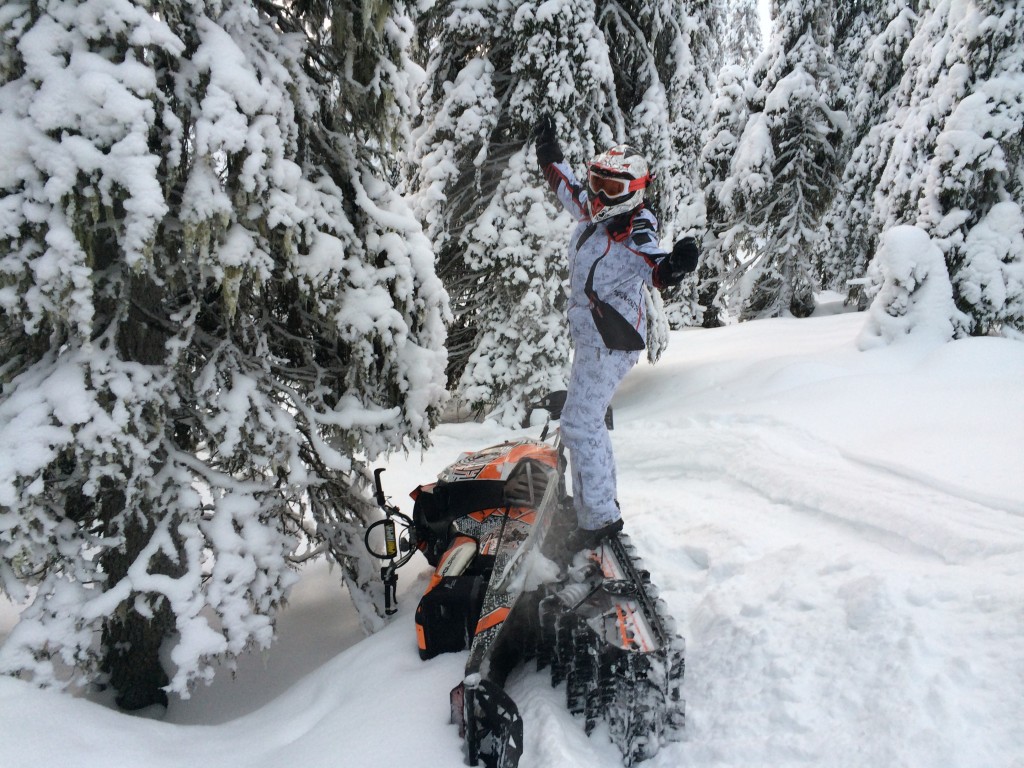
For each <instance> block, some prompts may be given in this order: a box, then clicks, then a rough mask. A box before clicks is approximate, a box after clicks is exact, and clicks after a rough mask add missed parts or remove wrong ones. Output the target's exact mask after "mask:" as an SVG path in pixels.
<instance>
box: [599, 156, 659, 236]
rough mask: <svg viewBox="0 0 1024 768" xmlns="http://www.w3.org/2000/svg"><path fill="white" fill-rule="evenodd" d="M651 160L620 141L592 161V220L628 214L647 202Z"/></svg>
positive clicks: (650, 177) (650, 178)
mask: <svg viewBox="0 0 1024 768" xmlns="http://www.w3.org/2000/svg"><path fill="white" fill-rule="evenodd" d="M652 178H653V177H652V176H651V175H650V173H648V171H647V160H645V159H644V156H643V155H641V154H640V153H639V152H638V151H637V150H636V149H634V148H633V147H631V146H629V145H628V144H616V145H615V146H614V147H612V148H611V149H609V150H606V151H605V152H602V153H601V154H600V155H598V156H597V157H595V158H594V159H593V160H591V161H590V164H589V165H588V166H587V186H588V187H589V200H588V202H587V207H588V208H589V210H590V219H591V221H603V220H605V219H608V218H611V217H612V216H618V215H619V214H620V213H626V212H627V211H631V210H633V209H634V208H636V207H637V206H638V205H640V203H642V202H643V201H644V188H645V187H646V186H647V184H648V183H649V182H650V181H651V180H652Z"/></svg>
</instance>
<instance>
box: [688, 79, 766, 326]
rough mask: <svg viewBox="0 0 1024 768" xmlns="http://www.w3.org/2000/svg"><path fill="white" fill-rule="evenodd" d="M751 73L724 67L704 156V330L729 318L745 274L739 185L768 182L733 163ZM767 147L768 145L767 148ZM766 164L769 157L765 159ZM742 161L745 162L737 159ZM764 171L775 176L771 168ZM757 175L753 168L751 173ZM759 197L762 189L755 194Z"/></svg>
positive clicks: (701, 280) (701, 271)
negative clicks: (739, 171)
mask: <svg viewBox="0 0 1024 768" xmlns="http://www.w3.org/2000/svg"><path fill="white" fill-rule="evenodd" d="M746 77H747V75H746V71H745V70H744V69H743V68H741V67H739V66H735V65H728V66H726V67H724V68H723V69H722V71H721V73H720V74H719V76H718V82H717V83H716V85H715V91H714V92H715V99H714V101H713V102H712V104H711V112H710V115H709V118H708V129H707V134H706V137H705V143H704V147H703V149H702V150H701V155H700V172H701V173H700V181H701V185H702V186H703V189H704V194H705V198H706V201H707V236H706V237H705V239H704V255H703V258H702V259H701V263H700V266H699V267H698V271H697V277H698V285H699V294H698V299H699V302H700V305H701V307H702V309H703V314H702V317H701V325H702V326H703V327H705V328H717V327H719V326H721V325H724V324H725V322H726V320H727V317H728V297H729V294H730V292H731V291H732V290H733V288H734V287H735V280H736V279H737V277H738V276H739V274H740V272H741V262H740V260H739V258H738V256H737V251H738V247H737V244H738V243H737V237H739V238H741V240H740V242H742V237H743V236H744V235H745V234H746V230H745V228H744V227H742V226H740V223H739V222H740V219H741V218H742V215H743V209H744V207H745V206H744V202H745V201H746V199H747V197H748V196H747V195H746V194H743V193H742V192H740V191H739V190H738V189H737V185H738V183H746V182H750V181H754V182H755V183H758V182H760V181H762V179H763V176H762V174H760V173H753V174H750V173H747V174H744V175H743V176H736V175H733V173H732V171H733V162H734V158H735V157H736V153H737V150H738V148H739V146H740V140H741V137H742V136H743V132H744V130H745V128H746V126H747V119H748V117H749V115H748V112H747V93H746V87H747V79H746ZM766 145H767V142H766V144H765V146H766ZM761 159H762V161H763V160H766V159H767V158H764V157H762V158H761ZM736 162H737V163H739V162H742V159H741V158H737V159H736ZM761 164H762V168H761V171H762V172H763V173H770V169H769V168H767V167H766V166H767V163H764V162H762V163H761ZM748 170H753V169H748ZM750 191H751V192H752V193H753V194H759V192H760V189H759V188H757V189H752V190H750Z"/></svg>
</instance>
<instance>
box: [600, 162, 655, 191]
mask: <svg viewBox="0 0 1024 768" xmlns="http://www.w3.org/2000/svg"><path fill="white" fill-rule="evenodd" d="M650 180H651V177H650V175H647V176H642V177H641V178H639V179H623V178H618V177H615V176H606V175H605V174H603V173H601V171H599V170H596V169H594V168H591V169H590V172H589V173H588V174H587V183H588V184H589V185H590V189H591V191H592V192H594V193H595V194H596V193H602V192H603V193H604V195H605V196H606V197H609V198H615V197H622V196H623V195H626V194H629V193H630V192H636V191H637V190H638V189H643V188H644V187H646V186H647V182H649V181H650Z"/></svg>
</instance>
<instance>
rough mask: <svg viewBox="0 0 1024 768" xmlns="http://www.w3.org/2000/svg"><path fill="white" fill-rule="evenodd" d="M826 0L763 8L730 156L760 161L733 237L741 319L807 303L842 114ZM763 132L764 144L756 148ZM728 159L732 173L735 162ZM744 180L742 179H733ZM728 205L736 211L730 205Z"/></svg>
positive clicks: (794, 310) (785, 1) (798, 310)
mask: <svg viewBox="0 0 1024 768" xmlns="http://www.w3.org/2000/svg"><path fill="white" fill-rule="evenodd" d="M832 12H833V8H832V5H831V3H812V2H807V1H806V0H781V1H777V2H776V3H774V5H773V19H774V21H775V27H774V31H773V35H772V40H771V42H770V44H769V46H768V48H767V49H766V51H765V53H764V54H763V55H762V57H761V58H760V59H759V60H758V62H757V64H756V66H755V68H754V72H753V76H752V82H753V85H754V87H755V89H756V90H755V91H754V92H753V94H752V97H751V103H750V113H751V114H750V119H749V121H748V124H747V128H746V129H745V132H744V137H743V139H742V140H741V145H740V147H739V148H738V151H737V155H738V156H739V157H741V158H742V157H744V156H747V155H749V156H751V157H753V158H755V160H756V162H757V163H758V164H761V165H764V164H766V163H770V165H771V168H770V174H768V175H766V176H763V177H762V178H764V182H765V184H764V186H763V188H761V189H760V190H756V198H755V197H754V196H753V195H748V196H747V197H746V199H747V201H749V205H748V206H745V207H746V210H745V213H744V218H743V219H742V220H741V223H740V225H739V226H740V227H741V229H745V230H746V233H745V234H743V235H742V237H741V242H742V243H743V244H745V245H746V246H747V247H748V248H749V249H750V253H751V258H750V260H749V262H747V265H746V269H747V271H748V275H749V280H750V283H751V287H750V288H749V290H748V292H747V294H746V296H745V298H744V301H743V309H742V312H741V318H744V319H749V318H754V317H770V316H779V315H782V314H792V315H794V316H797V317H803V316H806V315H809V314H810V313H811V312H812V311H813V309H814V290H815V288H816V279H815V274H814V269H813V263H812V252H813V249H814V245H815V240H816V238H817V232H818V225H819V222H820V220H821V217H822V216H823V214H824V212H825V210H826V209H827V207H828V204H829V202H830V201H831V196H832V194H833V193H834V190H835V186H836V181H837V168H836V165H837V157H836V150H837V148H838V145H839V142H840V139H841V135H842V129H843V126H844V124H845V116H844V114H843V113H842V112H841V111H840V110H839V109H838V107H839V106H840V105H839V104H837V103H836V102H835V100H834V93H835V87H836V83H837V81H838V78H837V73H836V70H835V68H834V66H833V64H832V63H831V56H832V32H833V30H832ZM766 139H767V142H768V146H765V145H764V142H765V140H766ZM744 164H749V162H748V161H744V162H743V163H740V165H739V167H736V166H735V165H734V167H733V169H732V171H733V174H734V175H737V174H738V173H743V172H744V169H743V165H744ZM736 184H737V185H741V186H746V187H750V184H751V182H750V181H742V180H737V182H736ZM733 209H734V210H740V208H739V206H738V205H736V204H735V202H734V203H733Z"/></svg>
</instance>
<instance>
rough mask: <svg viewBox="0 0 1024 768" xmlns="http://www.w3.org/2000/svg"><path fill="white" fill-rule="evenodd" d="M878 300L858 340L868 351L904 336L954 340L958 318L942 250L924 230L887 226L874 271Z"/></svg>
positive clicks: (939, 340) (909, 338)
mask: <svg viewBox="0 0 1024 768" xmlns="http://www.w3.org/2000/svg"><path fill="white" fill-rule="evenodd" d="M869 274H870V276H871V278H872V279H873V281H874V284H873V286H872V289H871V293H873V294H874V299H873V301H872V302H871V306H870V308H869V309H868V317H867V321H866V322H865V324H864V329H863V330H862V331H861V334H860V336H859V337H858V339H857V343H858V346H859V347H860V348H861V349H864V350H867V349H872V348H875V347H881V346H886V345H889V344H892V343H895V342H902V341H905V340H914V341H924V342H934V343H941V342H944V341H949V340H950V339H952V338H953V329H954V321H955V318H957V316H958V314H959V313H958V312H957V309H956V305H955V304H954V303H953V288H952V286H951V285H950V282H949V275H948V273H947V272H946V262H945V259H944V258H943V255H942V249H941V248H939V246H938V245H936V244H935V243H933V242H932V240H931V238H929V237H928V234H927V233H926V232H924V231H923V230H921V229H919V228H917V227H912V226H906V225H904V226H898V227H893V228H892V229H889V230H886V231H885V232H884V233H883V234H882V237H881V239H880V241H879V245H878V251H877V252H876V253H875V258H874V260H873V261H872V263H871V268H870V271H869Z"/></svg>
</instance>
